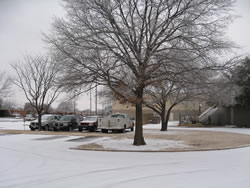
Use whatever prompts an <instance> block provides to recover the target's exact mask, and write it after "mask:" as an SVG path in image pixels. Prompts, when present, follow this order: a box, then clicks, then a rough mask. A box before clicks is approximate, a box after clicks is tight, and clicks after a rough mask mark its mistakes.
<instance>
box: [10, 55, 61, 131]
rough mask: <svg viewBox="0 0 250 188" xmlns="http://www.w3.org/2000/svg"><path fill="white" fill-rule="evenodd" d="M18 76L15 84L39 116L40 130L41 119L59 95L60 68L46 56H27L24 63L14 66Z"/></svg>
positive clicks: (14, 80) (14, 81)
mask: <svg viewBox="0 0 250 188" xmlns="http://www.w3.org/2000/svg"><path fill="white" fill-rule="evenodd" d="M12 67H13V68H14V69H15V72H16V74H17V76H16V78H14V79H13V83H14V84H15V85H16V86H18V87H19V88H20V89H22V91H23V92H24V94H25V96H26V99H27V100H28V101H29V103H30V105H31V106H32V107H34V108H35V109H36V112H37V114H38V123H39V130H41V117H42V115H43V114H44V113H46V112H47V111H48V110H49V108H50V105H51V104H52V103H53V102H54V101H55V100H56V98H57V97H58V95H59V89H60V85H58V84H57V83H56V79H57V75H58V66H57V64H56V63H55V61H54V60H53V59H51V58H49V57H45V56H36V57H32V56H26V57H25V58H24V62H19V63H18V64H15V65H12Z"/></svg>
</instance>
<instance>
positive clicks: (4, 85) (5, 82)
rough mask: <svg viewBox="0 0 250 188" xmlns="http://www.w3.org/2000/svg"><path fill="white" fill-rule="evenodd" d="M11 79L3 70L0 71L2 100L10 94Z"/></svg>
mask: <svg viewBox="0 0 250 188" xmlns="http://www.w3.org/2000/svg"><path fill="white" fill-rule="evenodd" d="M11 84H12V82H11V79H10V77H8V76H6V74H5V73H4V72H0V98H1V99H2V100H3V98H4V97H7V96H9V95H10V94H11V92H12V91H11Z"/></svg>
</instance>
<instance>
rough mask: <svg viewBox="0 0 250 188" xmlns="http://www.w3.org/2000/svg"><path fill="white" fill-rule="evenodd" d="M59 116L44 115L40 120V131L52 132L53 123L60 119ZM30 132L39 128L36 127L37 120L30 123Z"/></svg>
mask: <svg viewBox="0 0 250 188" xmlns="http://www.w3.org/2000/svg"><path fill="white" fill-rule="evenodd" d="M60 117H61V116H60V115H54V114H44V115H42V118H41V129H42V130H46V131H49V130H52V126H53V123H54V122H55V121H57V120H59V119H60ZM29 127H30V130H32V131H34V130H36V129H38V128H39V126H38V119H36V120H34V121H31V122H30V126H29Z"/></svg>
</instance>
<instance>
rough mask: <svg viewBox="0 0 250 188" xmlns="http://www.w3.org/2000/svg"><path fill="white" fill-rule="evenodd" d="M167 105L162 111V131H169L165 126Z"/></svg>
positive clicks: (163, 106)
mask: <svg viewBox="0 0 250 188" xmlns="http://www.w3.org/2000/svg"><path fill="white" fill-rule="evenodd" d="M165 114H166V103H165V104H163V105H162V111H161V131H167V127H166V124H165V121H166V118H165Z"/></svg>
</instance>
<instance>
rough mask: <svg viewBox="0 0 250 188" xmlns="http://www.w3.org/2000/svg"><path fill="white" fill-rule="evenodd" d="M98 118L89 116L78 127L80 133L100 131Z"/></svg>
mask: <svg viewBox="0 0 250 188" xmlns="http://www.w3.org/2000/svg"><path fill="white" fill-rule="evenodd" d="M98 118H99V117H98V116H88V117H86V118H85V119H84V120H83V121H81V122H80V124H79V125H78V131H79V132H81V131H82V130H83V129H85V130H89V131H91V132H94V131H96V130H97V129H98Z"/></svg>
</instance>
